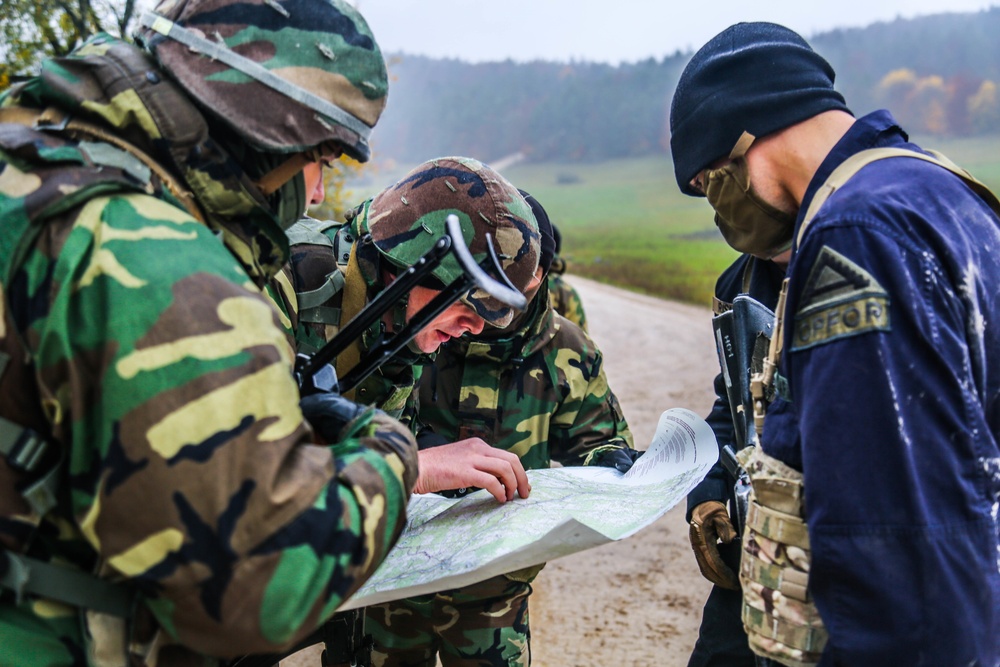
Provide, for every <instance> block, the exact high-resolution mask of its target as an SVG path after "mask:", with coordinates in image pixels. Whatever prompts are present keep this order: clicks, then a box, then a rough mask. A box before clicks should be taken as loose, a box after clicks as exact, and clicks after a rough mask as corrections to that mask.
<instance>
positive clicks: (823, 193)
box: [795, 148, 1000, 245]
mask: <svg viewBox="0 0 1000 667" xmlns="http://www.w3.org/2000/svg"><path fill="white" fill-rule="evenodd" d="M929 152H931V153H933V155H925V154H923V153H918V152H916V151H912V150H908V149H906V148H869V149H867V150H863V151H860V152H858V153H855V154H854V155H852V156H851V157H849V158H847V159H846V160H844V161H843V162H842V163H840V165H839V166H838V167H837V168H836V169H834V170H833V173H831V174H830V177H829V178H827V179H826V182H825V183H823V185H821V186H820V187H819V189H818V190H816V194H815V196H813V198H812V201H811V202H809V208H807V209H806V214H805V217H803V218H802V225H801V226H800V227H799V235H798V236H797V237H796V239H795V244H796V245H801V244H802V237H803V236H805V233H806V229H807V228H808V227H809V224H810V223H811V222H812V221H813V218H815V217H816V214H817V213H818V212H819V209H820V207H822V206H823V204H825V203H826V200H827V199H829V198H830V195H832V194H833V193H834V192H836V191H837V189H838V188H840V187H841V186H843V185H844V183H846V182H847V181H849V180H850V179H851V177H852V176H854V175H855V174H856V173H858V172H859V171H860V170H861V169H862V168H863V167H865V166H866V165H869V164H871V163H872V162H875V161H876V160H883V159H885V158H889V157H909V158H916V159H918V160H924V161H925V162H930V163H931V164H936V165H938V166H939V167H942V168H943V169H947V170H948V171H950V172H951V173H953V174H955V175H956V176H958V177H959V178H961V179H962V180H963V181H965V183H966V185H968V186H969V187H970V188H971V189H972V191H973V192H975V193H976V194H977V195H979V197H980V198H982V200H983V201H985V202H986V204H987V205H988V206H989V207H990V208H991V209H993V211H994V212H995V213H996V214H997V215H1000V201H998V200H997V198H996V195H994V194H993V193H992V192H991V191H990V189H989V188H987V187H986V186H985V185H984V184H983V183H982V182H980V181H979V180H978V179H976V178H975V177H974V176H973V175H972V174H970V173H969V172H968V171H966V170H965V169H963V168H961V167H959V166H958V165H957V164H955V163H954V162H952V161H951V160H949V159H948V158H947V157H945V156H944V155H942V154H941V153H938V152H936V151H929Z"/></svg>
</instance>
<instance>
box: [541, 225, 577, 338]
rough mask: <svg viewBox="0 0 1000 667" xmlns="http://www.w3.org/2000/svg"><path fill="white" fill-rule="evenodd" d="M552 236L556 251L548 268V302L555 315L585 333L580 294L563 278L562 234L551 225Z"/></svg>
mask: <svg viewBox="0 0 1000 667" xmlns="http://www.w3.org/2000/svg"><path fill="white" fill-rule="evenodd" d="M552 236H553V238H555V243H556V249H555V256H554V257H553V258H552V266H550V267H549V280H548V282H549V301H551V302H552V307H553V308H554V309H555V311H556V312H557V313H559V314H560V315H562V316H563V317H565V318H566V319H567V320H569V321H570V322H572V323H573V324H575V325H576V326H578V327H580V328H581V329H583V330H584V331H587V315H586V313H584V312H583V301H581V300H580V294H579V293H578V292H577V291H576V288H575V287H573V286H572V285H571V284H569V283H568V282H566V279H565V278H563V274H564V273H566V260H565V259H564V258H563V257H562V256H561V255H560V254H559V253H560V251H561V250H562V234H560V233H559V228H558V227H556V226H555V224H553V225H552Z"/></svg>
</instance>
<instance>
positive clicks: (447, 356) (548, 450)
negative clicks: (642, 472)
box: [419, 283, 632, 470]
mask: <svg viewBox="0 0 1000 667" xmlns="http://www.w3.org/2000/svg"><path fill="white" fill-rule="evenodd" d="M603 363H604V357H603V355H602V354H601V352H600V350H598V349H597V346H596V344H595V343H594V341H593V340H592V339H591V338H590V336H588V335H587V334H586V333H584V332H583V331H582V330H580V328H579V327H577V326H576V325H574V324H572V323H571V322H569V321H568V320H566V319H564V318H563V317H561V316H559V315H557V314H556V313H555V311H554V310H553V309H552V308H551V307H550V306H549V303H548V294H547V290H546V288H545V285H544V283H543V285H542V288H541V289H540V290H539V292H538V294H537V295H536V296H535V298H534V299H532V302H531V305H530V306H529V309H528V311H526V313H525V315H524V316H523V317H522V318H521V319H520V320H519V321H518V322H517V323H515V324H514V325H512V326H511V327H510V328H509V329H506V330H503V331H495V332H492V331H491V332H484V333H483V334H481V335H480V336H477V337H475V338H471V339H470V338H469V337H467V336H463V337H462V338H460V339H458V340H454V341H451V342H449V343H447V344H446V345H444V346H442V348H441V351H440V352H439V353H438V355H437V358H436V359H435V361H434V365H433V366H430V367H428V368H427V369H425V371H424V377H423V379H422V381H421V384H420V387H419V389H420V419H421V421H422V422H423V423H424V424H426V425H427V426H428V427H430V428H433V430H434V431H436V432H437V433H439V434H441V435H443V436H445V438H446V439H450V440H461V439H464V438H471V437H480V438H482V439H483V440H485V441H486V442H488V443H489V444H491V445H493V446H494V447H499V448H501V449H506V450H508V451H512V452H514V453H516V454H517V455H518V456H519V457H520V459H521V463H523V464H524V467H525V468H526V469H529V470H530V469H534V468H548V467H549V464H550V462H551V461H558V462H559V463H561V464H563V465H583V464H584V463H585V462H586V460H587V459H588V457H590V456H591V455H593V454H594V453H595V452H596V451H601V450H606V449H608V448H621V447H629V448H631V447H632V432H631V431H630V430H629V428H628V424H627V423H626V421H625V417H624V416H623V414H622V411H621V407H620V406H619V404H618V399H617V398H616V397H615V395H614V393H613V392H612V391H611V388H610V387H609V386H608V380H607V376H606V375H605V373H604V367H603Z"/></svg>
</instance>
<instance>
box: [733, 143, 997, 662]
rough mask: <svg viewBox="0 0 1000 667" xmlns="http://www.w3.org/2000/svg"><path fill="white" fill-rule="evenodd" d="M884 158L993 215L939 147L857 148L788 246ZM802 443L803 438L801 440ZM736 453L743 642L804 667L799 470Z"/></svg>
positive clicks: (816, 644)
mask: <svg viewBox="0 0 1000 667" xmlns="http://www.w3.org/2000/svg"><path fill="white" fill-rule="evenodd" d="M890 157H909V158H916V159H920V160H925V161H927V162H931V163H933V164H936V165H938V166H940V167H942V168H944V169H947V170H949V171H951V172H952V173H954V174H955V175H956V176H958V177H959V178H961V179H962V180H963V181H965V183H966V184H967V185H968V186H969V187H970V188H971V189H972V190H973V191H974V192H975V193H976V194H978V195H979V196H980V197H982V199H983V200H984V201H985V202H986V203H987V204H988V205H989V206H990V208H992V209H993V210H994V211H995V212H997V214H998V215H1000V201H998V200H997V198H996V197H995V196H994V195H993V193H992V192H990V190H989V189H988V188H987V187H986V186H985V185H983V184H982V183H981V182H979V181H978V180H976V179H975V178H974V177H973V176H972V175H971V174H969V173H968V172H967V171H965V170H964V169H962V168H961V167H958V166H957V165H955V164H954V163H953V162H951V161H950V160H948V158H946V157H944V156H943V155H941V154H939V153H933V156H931V155H925V154H923V153H917V152H915V151H911V150H906V149H901V148H873V149H869V150H865V151H861V152H859V153H856V154H855V155H853V156H851V157H850V158H848V159H847V160H845V161H844V162H843V163H842V164H841V165H840V166H838V167H837V168H836V169H835V170H834V171H833V173H832V174H830V176H829V178H828V179H827V180H826V182H825V183H823V185H822V186H820V188H819V189H818V190H817V191H816V195H815V196H814V197H813V199H812V201H811V202H810V204H809V208H808V209H806V214H805V216H804V217H803V220H802V224H801V226H800V228H799V233H798V236H797V238H796V245H800V244H801V243H802V239H803V237H804V235H805V232H806V229H807V228H808V227H809V225H810V223H811V222H812V220H813V219H814V218H815V217H816V214H817V213H818V212H819V210H820V208H821V207H822V206H823V204H824V203H825V202H826V200H827V199H828V198H829V197H830V195H832V194H833V193H834V192H835V191H836V190H837V189H838V188H840V187H842V186H843V185H844V183H846V182H847V181H848V180H849V179H850V178H851V177H852V176H854V174H856V173H857V172H858V171H860V170H861V169H862V168H863V167H865V166H866V165H868V164H870V163H872V162H874V161H876V160H881V159H885V158H890ZM787 290H788V279H787V278H786V279H785V281H784V283H783V284H782V289H781V295H780V297H779V299H778V305H777V307H776V309H775V326H774V334H773V336H772V338H771V347H770V350H769V353H768V358H767V359H766V360H765V363H764V370H763V372H761V373H759V374H757V375H755V376H754V378H753V380H752V382H751V386H752V391H753V394H754V422H755V428H756V430H757V436H758V439H760V437H761V436H762V435H763V430H764V420H765V411H766V407H767V402H768V401H767V399H766V398H765V397H766V396H767V395H768V393H769V392H770V390H771V389H772V386H773V385H774V384H775V383H776V380H778V381H780V378H778V377H777V373H776V371H777V367H778V363H779V361H780V358H781V352H782V338H783V320H784V310H785V295H786V293H787ZM806 446H808V443H806ZM737 459H738V461H739V462H740V465H741V466H743V469H744V470H746V472H747V474H748V476H749V477H750V481H751V486H752V491H751V494H750V500H749V509H748V512H747V519H746V526H745V527H744V533H743V543H742V544H743V553H742V560H741V562H740V584H741V585H742V588H743V611H742V616H743V625H744V628H745V629H746V632H747V637H748V639H749V641H750V648H751V649H752V650H753V651H754V653H756V654H757V655H760V656H762V657H765V658H769V659H771V660H774V661H776V662H779V663H781V664H784V665H789V666H791V667H809V666H811V665H815V664H817V663H818V662H819V660H820V657H821V656H822V653H823V649H824V647H825V646H826V642H827V639H828V635H827V632H826V628H825V627H824V625H823V621H822V619H821V618H820V615H819V611H818V610H817V609H816V605H815V603H814V601H813V599H812V596H811V595H810V592H809V586H808V584H809V566H810V562H811V552H810V546H809V532H808V527H807V525H806V521H805V516H806V511H805V509H806V508H805V487H804V478H803V475H802V473H801V472H799V471H797V470H794V469H792V468H790V467H789V466H787V465H785V464H784V463H783V462H781V461H779V460H778V459H776V458H774V457H771V456H769V455H767V454H766V453H764V451H763V450H762V449H761V448H760V447H749V448H746V449H743V450H741V451H740V452H739V453H738V454H737Z"/></svg>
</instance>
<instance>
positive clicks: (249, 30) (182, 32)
mask: <svg viewBox="0 0 1000 667" xmlns="http://www.w3.org/2000/svg"><path fill="white" fill-rule="evenodd" d="M141 23H142V26H143V28H142V29H141V31H140V33H139V34H138V37H139V39H140V41H141V42H143V44H144V45H145V47H146V48H147V49H148V50H149V51H150V52H151V53H152V54H153V55H154V56H155V57H156V58H157V60H158V61H159V62H160V65H161V66H162V67H163V68H164V69H165V70H166V71H167V72H168V73H169V74H170V75H171V76H172V77H173V78H174V79H176V80H177V82H178V83H179V84H180V85H181V86H182V87H183V88H184V89H185V90H186V91H187V92H188V93H189V94H190V95H191V96H192V97H193V98H194V99H196V100H197V101H198V102H199V103H200V104H201V106H202V107H204V108H206V109H208V110H209V112H210V113H211V114H213V115H214V116H215V117H217V118H218V119H219V120H221V121H223V122H224V123H225V124H226V125H228V126H229V127H230V128H231V129H232V130H234V131H235V132H236V133H237V134H238V135H239V136H240V137H241V138H242V139H244V140H246V141H247V142H248V143H249V144H250V145H251V146H252V147H254V148H255V149H257V150H260V151H263V152H266V153H299V152H306V151H311V150H314V149H316V148H318V147H320V146H322V145H323V144H327V143H328V142H333V143H334V144H335V145H337V146H339V147H340V148H341V149H343V150H344V151H345V152H346V153H348V154H349V155H351V156H352V157H354V158H355V159H357V160H360V161H362V162H364V161H366V160H367V159H368V157H369V156H370V154H371V150H370V148H369V145H368V137H369V135H370V133H371V129H372V127H373V126H374V125H375V122H376V121H377V120H378V118H379V116H380V115H381V113H382V110H383V109H384V108H385V102H386V94H387V89H388V77H387V75H386V69H385V61H384V60H383V58H382V53H381V51H380V50H379V47H378V45H377V44H376V43H375V39H374V37H373V36H372V34H371V31H370V30H369V29H368V25H367V23H365V20H364V19H363V18H362V17H361V15H360V14H359V13H358V12H357V10H356V9H354V8H353V7H352V6H351V5H350V4H348V3H347V2H345V1H344V0H161V2H160V3H159V4H158V5H157V6H156V8H155V9H154V11H153V12H147V13H146V14H144V15H143V16H142V18H141Z"/></svg>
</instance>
